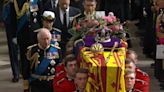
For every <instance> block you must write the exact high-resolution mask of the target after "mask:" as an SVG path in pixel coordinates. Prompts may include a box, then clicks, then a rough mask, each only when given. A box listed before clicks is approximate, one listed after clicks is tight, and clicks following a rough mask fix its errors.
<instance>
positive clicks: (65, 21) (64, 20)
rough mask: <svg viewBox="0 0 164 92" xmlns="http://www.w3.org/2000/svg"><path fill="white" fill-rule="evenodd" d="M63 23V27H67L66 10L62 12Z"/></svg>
mask: <svg viewBox="0 0 164 92" xmlns="http://www.w3.org/2000/svg"><path fill="white" fill-rule="evenodd" d="M63 25H64V26H65V27H67V16H66V12H64V14H63Z"/></svg>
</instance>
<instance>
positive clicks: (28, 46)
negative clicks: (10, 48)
mask: <svg viewBox="0 0 164 92" xmlns="http://www.w3.org/2000/svg"><path fill="white" fill-rule="evenodd" d="M37 45H38V44H33V45H31V46H28V47H27V49H30V48H33V47H35V46H37Z"/></svg>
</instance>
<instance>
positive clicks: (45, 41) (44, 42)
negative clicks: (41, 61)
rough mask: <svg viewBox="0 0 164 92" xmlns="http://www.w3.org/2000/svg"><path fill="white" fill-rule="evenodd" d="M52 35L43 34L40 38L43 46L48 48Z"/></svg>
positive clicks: (39, 40)
mask: <svg viewBox="0 0 164 92" xmlns="http://www.w3.org/2000/svg"><path fill="white" fill-rule="evenodd" d="M50 41H51V35H50V34H48V33H45V34H42V35H41V37H40V38H39V39H38V42H39V44H40V45H41V46H42V48H47V47H48V46H50Z"/></svg>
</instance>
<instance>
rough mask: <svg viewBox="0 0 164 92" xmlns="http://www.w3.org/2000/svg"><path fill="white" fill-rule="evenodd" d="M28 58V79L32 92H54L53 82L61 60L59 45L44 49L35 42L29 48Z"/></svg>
mask: <svg viewBox="0 0 164 92" xmlns="http://www.w3.org/2000/svg"><path fill="white" fill-rule="evenodd" d="M27 59H28V61H29V62H28V65H27V66H28V67H27V75H26V79H27V80H28V82H29V84H30V89H31V92H53V85H52V82H53V78H54V75H55V67H56V65H57V64H58V62H59V53H58V47H55V46H53V45H50V47H48V48H47V49H44V50H43V49H41V48H40V46H39V45H38V44H35V45H33V46H30V47H29V48H28V52H27ZM28 71H29V72H28Z"/></svg>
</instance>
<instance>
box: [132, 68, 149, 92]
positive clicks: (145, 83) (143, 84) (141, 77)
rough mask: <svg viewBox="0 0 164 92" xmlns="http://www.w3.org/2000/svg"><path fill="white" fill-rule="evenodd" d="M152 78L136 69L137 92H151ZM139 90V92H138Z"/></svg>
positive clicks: (135, 87)
mask: <svg viewBox="0 0 164 92" xmlns="http://www.w3.org/2000/svg"><path fill="white" fill-rule="evenodd" d="M149 81H150V77H149V75H148V74H147V73H146V72H143V71H141V70H140V69H139V68H138V67H137V68H136V81H135V84H134V90H135V92H149ZM137 90H138V91H137Z"/></svg>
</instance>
